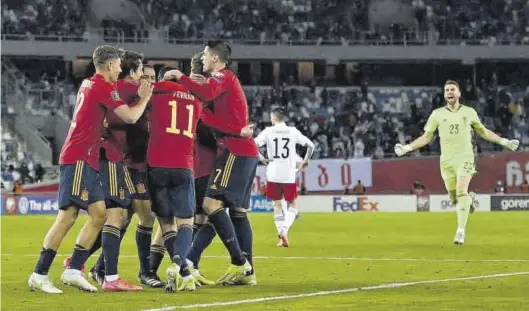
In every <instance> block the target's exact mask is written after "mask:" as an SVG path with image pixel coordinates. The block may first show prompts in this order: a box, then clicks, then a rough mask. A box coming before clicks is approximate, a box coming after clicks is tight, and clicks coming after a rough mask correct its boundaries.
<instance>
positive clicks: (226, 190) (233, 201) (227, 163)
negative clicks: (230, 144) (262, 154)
mask: <svg viewBox="0 0 529 311" xmlns="http://www.w3.org/2000/svg"><path fill="white" fill-rule="evenodd" d="M258 163H259V158H257V157H244V156H236V155H233V154H232V153H231V152H230V151H229V150H226V151H225V152H224V154H222V156H220V157H218V158H217V162H216V163H215V169H214V170H213V173H211V175H210V177H209V181H208V189H207V190H206V197H208V198H212V199H215V200H219V201H223V202H224V204H225V205H224V206H225V207H242V208H245V209H248V208H249V207H250V195H251V193H252V183H253V180H254V178H255V171H256V169H257V164H258Z"/></svg>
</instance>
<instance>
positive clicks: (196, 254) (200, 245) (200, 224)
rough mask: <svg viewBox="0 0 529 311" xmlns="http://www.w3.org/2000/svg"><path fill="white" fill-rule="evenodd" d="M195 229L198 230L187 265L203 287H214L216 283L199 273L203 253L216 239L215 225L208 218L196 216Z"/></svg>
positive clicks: (188, 255) (188, 254)
mask: <svg viewBox="0 0 529 311" xmlns="http://www.w3.org/2000/svg"><path fill="white" fill-rule="evenodd" d="M193 225H194V228H198V230H197V231H196V233H194V235H193V243H192V244H191V248H190V249H189V252H188V253H187V259H186V262H187V265H188V266H189V267H190V268H191V267H192V268H191V274H192V275H193V277H194V278H195V280H197V281H198V282H199V283H200V284H201V285H214V284H215V282H213V281H210V280H208V279H206V277H204V276H203V275H202V274H201V273H200V271H199V267H198V266H199V263H200V259H201V256H202V253H203V252H204V250H206V248H207V247H208V246H209V245H210V244H211V242H212V241H213V238H215V235H216V232H215V229H214V228H213V224H212V223H210V222H208V216H206V215H200V214H197V215H195V222H194V224H193Z"/></svg>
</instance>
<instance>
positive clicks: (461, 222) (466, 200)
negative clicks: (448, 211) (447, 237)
mask: <svg viewBox="0 0 529 311" xmlns="http://www.w3.org/2000/svg"><path fill="white" fill-rule="evenodd" d="M470 205H472V199H471V198H470V196H468V195H461V196H459V197H458V198H457V204H456V211H457V229H458V230H462V231H465V228H466V226H467V221H468V213H469V212H470Z"/></svg>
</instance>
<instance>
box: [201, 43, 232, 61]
mask: <svg viewBox="0 0 529 311" xmlns="http://www.w3.org/2000/svg"><path fill="white" fill-rule="evenodd" d="M206 46H207V47H209V49H210V50H212V51H213V54H215V55H217V56H218V57H219V58H220V60H221V61H223V62H225V63H228V62H229V61H230V58H231V45H230V44H229V43H228V42H226V41H224V40H208V41H206Z"/></svg>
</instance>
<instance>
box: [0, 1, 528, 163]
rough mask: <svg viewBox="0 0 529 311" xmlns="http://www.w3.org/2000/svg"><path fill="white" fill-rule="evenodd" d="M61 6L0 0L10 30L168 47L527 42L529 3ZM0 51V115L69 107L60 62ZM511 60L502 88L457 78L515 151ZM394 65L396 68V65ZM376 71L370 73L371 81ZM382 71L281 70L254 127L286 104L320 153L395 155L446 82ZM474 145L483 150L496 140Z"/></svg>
mask: <svg viewBox="0 0 529 311" xmlns="http://www.w3.org/2000/svg"><path fill="white" fill-rule="evenodd" d="M60 3H61V5H57V6H47V5H46V3H45V1H43V0H23V1H4V2H2V14H3V19H2V30H3V38H4V39H18V40H87V39H88V38H90V36H92V35H94V36H101V37H102V38H103V39H104V40H106V41H107V42H141V41H145V40H151V39H152V38H153V37H155V36H158V37H159V36H161V37H162V38H163V39H164V42H166V43H171V44H178V43H188V42H201V40H202V39H203V38H209V37H218V38H225V39H229V40H232V41H233V42H238V43H241V42H243V43H246V44H271V43H273V44H304V45H310V44H312V45H319V44H321V45H325V44H331V45H352V44H376V45H392V44H410V45H411V44H429V45H432V44H439V45H443V44H468V45H474V44H479V45H500V44H509V45H520V44H529V27H528V26H527V25H528V23H527V21H528V18H529V3H528V2H526V1H522V0H494V1H490V2H487V5H482V4H481V2H479V1H476V0H472V1H461V0H457V1H446V0H445V1H432V0H414V1H411V2H406V1H375V0H372V1H365V0H355V1H311V0H283V1H257V0H244V1H243V0H236V1H230V2H225V1H216V0H193V1H191V0H182V1H174V2H170V1H162V0H148V1H139V0H130V1H107V3H108V5H107V6H104V8H105V10H106V11H105V10H102V9H101V6H100V4H101V1H100V0H63V1H61V2H60ZM396 10H398V11H399V12H400V13H399V15H402V16H404V17H406V18H403V19H402V20H400V19H398V18H396V19H388V18H387V17H388V16H392V18H393V17H395V16H398V15H395V14H394V12H396ZM111 13H112V14H111ZM113 13H116V14H115V15H114V14H113ZM410 14H411V15H410ZM408 15H410V16H412V17H413V18H411V21H413V22H411V23H410V22H409V20H408V19H407V17H408ZM110 16H112V18H110ZM388 20H391V22H388ZM2 60H3V61H2V69H3V71H2V93H3V95H4V96H2V112H4V113H5V112H9V113H14V112H16V111H17V109H20V107H23V109H24V111H26V112H29V113H30V114H31V115H40V116H52V115H54V114H55V113H56V112H57V111H61V112H62V113H63V114H64V115H65V116H71V113H72V111H73V106H74V104H75V85H73V83H72V82H73V81H72V76H71V73H67V71H68V70H65V68H68V65H67V64H65V61H64V60H63V59H60V58H59V59H55V60H53V59H52V60H50V59H46V61H43V60H42V59H38V60H34V59H33V60H32V59H31V58H22V59H7V58H5V57H3V59H2ZM477 66H478V65H476V66H475V67H477ZM514 67H515V68H514V69H513V70H511V69H508V70H504V71H507V72H509V74H510V75H509V76H508V77H502V79H501V80H502V83H503V86H499V85H498V78H497V76H496V72H495V71H494V69H493V70H488V71H487V73H485V74H482V73H480V76H481V77H484V76H486V77H487V79H485V78H483V80H478V81H475V80H476V79H475V78H474V79H473V80H474V81H472V78H471V77H470V76H469V75H468V74H465V75H463V76H466V77H467V78H468V79H467V80H466V81H464V83H463V84H462V89H463V97H464V98H465V100H466V102H467V103H468V104H470V105H473V106H474V107H476V108H477V110H478V112H479V113H480V115H481V116H482V117H483V121H484V123H485V124H486V125H487V126H489V127H490V128H491V129H493V130H494V131H496V132H498V133H500V134H502V135H507V136H509V137H513V138H517V139H520V140H521V148H520V149H521V150H529V125H528V124H527V122H528V121H527V114H528V112H529V82H528V79H527V75H526V74H523V73H520V72H523V71H524V70H525V69H524V68H525V67H520V68H516V66H514ZM526 67H527V66H526ZM386 71H388V70H386ZM392 71H395V70H392ZM398 71H399V70H397V72H396V73H395V75H399V74H401V72H398ZM475 71H478V70H477V69H475ZM482 71H483V70H482ZM373 72H374V71H373V70H372V71H371V72H369V71H366V73H365V77H364V79H365V81H368V80H369V78H370V74H371V73H373ZM517 72H518V73H517ZM374 74H376V73H374ZM474 74H476V73H474ZM382 75H383V74H382ZM416 76H417V75H416ZM419 76H420V75H419ZM447 76H450V75H447ZM520 77H521V78H520ZM244 78H247V77H241V80H251V79H244ZM385 78H386V79H385V80H384V81H375V79H373V80H374V81H373V85H370V84H369V82H364V81H362V82H361V83H358V84H356V85H358V87H356V86H355V87H352V86H332V83H331V84H328V83H320V82H321V81H317V82H316V81H311V82H310V83H309V84H308V85H309V86H305V85H300V83H298V82H296V78H293V77H292V76H290V75H288V74H287V75H284V74H282V75H281V79H280V81H279V85H276V86H270V85H266V86H263V85H261V86H259V85H247V86H245V92H246V95H247V97H248V102H249V105H250V111H251V115H252V119H253V120H255V121H256V122H258V128H262V127H264V126H265V125H266V124H267V123H268V122H269V116H268V112H269V111H270V109H272V108H273V107H275V106H277V105H282V106H285V107H287V108H288V110H289V113H290V116H291V123H293V124H295V125H296V126H297V127H298V128H300V129H301V130H302V131H303V132H304V133H305V134H307V135H308V136H309V137H311V138H312V139H313V140H314V142H315V143H316V151H315V155H314V157H315V158H329V157H362V156H368V157H374V158H384V157H392V156H393V150H392V148H393V145H394V143H395V142H396V141H401V142H405V141H409V140H410V139H411V137H415V136H417V135H419V134H420V132H421V131H422V126H423V125H424V123H425V122H426V117H427V116H428V114H429V112H430V111H431V110H432V109H433V108H435V107H439V106H440V104H441V101H442V95H441V93H440V91H441V89H440V88H439V87H438V85H440V84H442V82H441V81H436V83H432V84H429V85H433V84H435V85H437V87H429V86H422V85H428V84H422V85H421V86H410V85H414V84H413V83H411V84H410V83H405V84H403V83H399V82H401V81H402V79H403V78H400V79H399V77H396V78H395V77H385ZM391 79H394V80H391ZM425 79H426V78H425ZM325 82H327V81H325ZM362 83H365V84H364V85H362ZM327 85H329V86H327ZM342 85H343V84H342ZM349 85H350V84H349ZM381 85H382V86H381ZM387 85H393V86H391V87H388V86H387ZM397 85H400V86H397ZM402 85H406V86H402ZM37 130H38V129H37ZM46 136H48V135H46ZM478 142H479V143H478V148H479V149H480V150H493V149H494V148H496V149H498V147H494V146H492V145H491V144H488V143H486V142H483V141H482V140H478ZM438 152H439V147H438V145H437V144H432V145H431V146H430V147H429V148H425V149H423V150H421V151H420V152H419V151H417V152H416V153H415V155H424V154H432V153H433V154H436V153H438Z"/></svg>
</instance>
